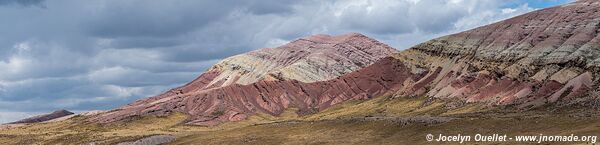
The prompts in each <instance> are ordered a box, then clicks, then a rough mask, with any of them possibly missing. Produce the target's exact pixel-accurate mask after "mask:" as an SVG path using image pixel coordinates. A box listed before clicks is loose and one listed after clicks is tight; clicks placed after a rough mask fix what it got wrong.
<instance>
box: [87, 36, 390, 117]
mask: <svg viewBox="0 0 600 145" xmlns="http://www.w3.org/2000/svg"><path fill="white" fill-rule="evenodd" d="M395 52H397V51H396V50H395V49H394V48H391V47H389V46H387V45H385V44H383V43H381V42H378V41H376V40H374V39H371V38H368V37H366V36H364V35H362V34H358V33H349V34H344V35H340V36H328V35H314V36H310V37H306V38H301V39H298V40H295V41H293V42H290V43H288V44H285V45H283V46H280V47H278V48H266V49H260V50H257V51H252V52H249V53H245V54H240V55H236V56H233V57H230V58H226V59H224V60H223V61H221V62H219V63H217V64H216V65H214V66H213V67H211V68H210V69H209V70H208V71H207V72H205V73H204V74H202V75H200V77H198V78H197V79H195V80H194V81H192V82H190V83H188V84H186V85H184V86H182V87H179V88H175V89H172V90H170V91H168V92H166V93H163V94H161V95H159V96H156V97H151V98H148V99H144V100H140V101H137V102H134V103H132V104H129V105H127V106H125V107H122V108H119V109H117V111H114V112H110V113H106V114H103V115H101V116H99V117H97V118H93V119H92V120H93V121H94V122H113V121H119V120H123V119H126V118H128V117H133V116H137V115H147V114H153V115H164V114H168V113H170V112H174V111H177V112H185V113H187V114H189V115H190V116H192V118H191V121H190V122H189V123H193V124H215V123H218V122H223V121H230V120H234V121H236V120H241V119H245V118H246V117H247V116H249V115H252V114H254V113H258V112H260V113H267V114H272V115H276V114H279V113H281V112H282V110H284V109H286V108H288V107H290V106H294V107H298V108H302V111H303V112H313V110H315V109H316V110H319V108H320V109H324V108H326V107H328V106H331V105H333V104H336V103H339V102H341V101H343V100H347V99H350V98H365V97H367V98H370V97H373V96H377V94H373V93H376V92H384V91H385V89H383V90H382V88H385V87H387V86H367V87H373V88H376V87H379V88H377V89H374V90H362V89H360V88H356V87H357V83H356V82H358V81H364V80H366V79H370V78H360V79H363V80H358V79H357V80H352V79H354V78H350V77H348V76H347V77H343V78H338V79H336V80H344V81H347V80H350V81H355V82H339V81H326V80H331V79H334V78H336V77H339V76H342V75H344V74H348V73H351V72H355V71H356V70H358V69H361V68H364V67H367V66H369V65H371V64H373V63H375V62H376V61H377V60H380V59H382V58H384V57H386V56H389V55H391V54H393V53H395ZM374 67H376V66H374ZM378 69H382V70H386V69H393V68H386V67H383V68H378ZM383 73H388V72H383ZM389 73H392V74H393V73H395V72H389ZM378 75H380V74H377V75H375V74H373V76H378ZM351 76H359V75H358V73H354V74H352V75H351ZM374 80H375V79H373V80H369V81H374ZM321 81H326V82H321ZM380 81H385V80H380ZM336 83H337V84H336ZM371 83H372V82H367V83H366V84H371ZM336 85H337V86H336ZM340 87H341V88H340ZM343 87H345V88H343ZM341 89H345V90H352V92H342V91H341ZM292 90H293V91H292ZM340 93H347V94H340ZM327 94H329V95H327ZM323 99H329V100H323ZM317 101H318V102H317Z"/></svg>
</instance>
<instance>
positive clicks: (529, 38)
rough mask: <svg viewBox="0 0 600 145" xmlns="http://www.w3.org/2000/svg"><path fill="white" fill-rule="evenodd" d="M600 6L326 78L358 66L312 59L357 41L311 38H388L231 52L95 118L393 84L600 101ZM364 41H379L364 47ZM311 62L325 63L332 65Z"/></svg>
mask: <svg viewBox="0 0 600 145" xmlns="http://www.w3.org/2000/svg"><path fill="white" fill-rule="evenodd" d="M598 10H600V3H598V2H595V1H578V2H575V3H572V4H568V5H564V6H558V7H552V8H547V9H542V10H538V11H534V12H531V13H528V14H525V15H522V16H517V17H514V18H511V19H508V20H504V21H501V22H497V23H494V24H491V25H487V26H483V27H480V28H476V29H473V30H469V31H465V32H462V33H458V34H453V35H449V36H444V37H441V38H437V39H433V40H431V41H427V42H425V43H422V44H419V45H417V46H414V47H412V48H410V49H408V50H405V51H403V52H400V53H397V54H395V55H394V56H393V58H392V57H390V58H385V59H381V60H379V61H378V62H376V63H374V64H373V65H371V66H369V67H366V68H363V69H360V70H358V71H355V72H352V73H348V74H345V75H341V76H339V77H337V78H335V79H333V80H327V81H323V80H324V79H327V78H331V77H335V76H337V74H338V73H336V72H345V71H340V70H346V69H341V68H353V66H352V65H349V66H345V65H339V66H338V65H327V63H308V62H315V61H316V60H313V58H314V59H317V60H323V59H325V60H327V58H329V57H326V56H332V55H333V56H335V55H336V54H346V53H342V52H356V51H355V50H354V49H352V50H348V51H334V52H335V53H334V52H332V53H329V55H320V54H322V53H324V51H321V49H313V47H320V46H321V45H324V46H328V47H324V48H335V49H334V50H337V48H346V49H348V48H373V47H368V46H373V45H374V44H380V43H378V42H376V41H374V40H371V39H368V38H366V37H364V36H363V35H359V34H349V35H344V36H338V37H333V38H332V37H326V36H313V37H309V38H304V39H300V40H297V41H294V42H292V43H291V44H287V45H284V46H282V47H280V48H278V49H265V50H261V51H256V52H251V53H248V54H245V55H238V56H236V57H233V58H230V59H226V60H224V61H223V62H221V63H219V64H217V65H215V67H213V68H212V69H211V70H209V71H208V72H207V73H205V74H203V75H202V76H201V77H200V78H199V79H197V80H195V81H194V82H192V83H190V84H188V85H186V86H184V87H182V88H184V90H183V91H182V90H179V91H176V93H175V94H179V95H172V96H170V97H166V98H161V99H157V98H151V99H146V100H144V101H138V102H136V103H134V104H132V105H129V106H125V107H122V108H119V109H117V110H115V111H113V112H110V113H106V114H102V115H100V116H97V117H94V118H92V119H91V121H94V122H101V123H108V122H115V121H120V120H125V119H127V118H130V117H135V116H138V115H142V116H144V115H159V116H162V115H166V114H169V113H170V112H184V113H186V114H188V115H189V116H190V119H189V121H188V123H191V124H202V125H214V124H218V123H220V122H225V121H238V120H242V119H245V118H246V117H248V116H249V115H253V114H256V113H265V114H270V115H278V114H280V113H281V112H282V111H283V110H284V109H286V108H298V109H299V112H298V113H299V114H307V113H313V112H318V111H322V110H324V109H326V108H328V107H330V106H332V105H335V104H338V103H340V102H343V101H346V100H357V99H368V98H372V97H377V96H382V95H386V94H392V95H394V96H395V97H396V98H397V97H412V96H426V97H431V98H437V99H446V100H454V101H455V103H451V104H446V105H447V107H450V108H456V107H461V106H464V105H465V104H467V103H480V104H485V105H488V106H490V107H492V106H498V105H499V106H504V107H509V108H512V107H514V108H516V109H532V108H537V107H540V106H544V105H546V104H554V106H569V105H573V104H580V105H588V106H589V107H598V104H597V103H586V102H594V101H597V97H595V96H589V95H588V94H589V92H590V91H594V90H596V89H597V84H598V79H597V77H594V76H598V71H597V66H598V63H597V61H600V60H599V59H598V57H599V56H598V55H597V54H599V53H600V49H599V46H600V45H598V41H600V40H597V39H600V37H599V36H598V32H600V31H599V28H600V27H599V26H600V19H597V18H598V17H599V16H600V13H598ZM364 40H368V41H364ZM317 42H318V43H317ZM363 44H371V45H366V46H367V47H362V46H363ZM381 45H382V46H385V45H383V44H381ZM292 46H294V47H292ZM304 46H306V47H304ZM359 46H361V47H359ZM376 46H377V45H376ZM295 48H303V49H298V50H297V49H295ZM292 49H293V51H294V52H295V53H292V52H291V51H292ZM346 49H344V50H346ZM303 50H306V52H302V51H303ZM308 50H311V51H310V52H308ZM286 52H288V53H286ZM361 52H362V51H361ZM377 52H379V51H377ZM365 54H370V53H365ZM246 55H250V56H254V58H260V60H264V63H260V64H259V63H256V62H255V61H250V62H251V63H243V64H245V66H250V67H248V68H245V67H243V66H241V65H238V64H242V63H240V62H247V61H246V60H251V59H248V57H249V56H246ZM290 56H294V57H290ZM344 56H345V57H344V58H359V59H355V60H359V61H366V62H365V63H357V62H352V63H350V61H337V62H348V64H355V65H357V66H359V65H360V64H370V62H371V61H369V60H368V59H360V58H361V57H352V56H353V55H344ZM281 58H286V59H281ZM241 60H244V61H241ZM269 60H276V61H269ZM331 60H337V59H336V58H333V59H331ZM305 62H306V63H305ZM323 62H327V61H323ZM265 64H266V65H265ZM299 64H302V65H299ZM306 64H312V65H306ZM315 64H317V65H315ZM225 66H233V67H231V69H226V70H223V68H228V67H225ZM301 66H302V67H301ZM303 66H306V67H303ZM338 67H341V68H338ZM304 68H319V70H326V71H324V72H329V73H324V74H323V73H319V71H310V70H313V69H304ZM332 68H333V69H332ZM217 70H218V71H217ZM287 70H294V71H287ZM350 70H351V69H350ZM240 74H241V75H240ZM295 74H302V75H295ZM325 74H330V75H331V76H330V77H323V78H319V77H311V76H327V75H325ZM339 74H342V73H339ZM205 76H206V77H205ZM298 80H300V81H298ZM303 81H304V82H303ZM185 88H189V89H188V90H190V91H191V92H190V91H187V90H185ZM588 96H589V97H588Z"/></svg>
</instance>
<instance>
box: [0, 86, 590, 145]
mask: <svg viewBox="0 0 600 145" xmlns="http://www.w3.org/2000/svg"><path fill="white" fill-rule="evenodd" d="M447 104H448V102H446V101H441V100H433V101H432V100H427V99H426V98H424V97H422V98H419V97H417V98H394V99H392V98H391V97H378V98H374V99H371V100H368V101H362V102H361V101H349V102H346V103H343V104H340V105H337V106H335V107H332V108H330V109H327V110H325V111H323V112H321V113H317V114H312V115H307V116H298V115H297V114H296V113H295V112H296V111H297V109H288V110H286V111H285V112H284V113H283V114H281V115H280V116H277V117H274V116H270V115H265V114H257V115H253V116H251V117H249V118H248V119H247V120H244V121H240V122H228V123H224V124H221V125H218V126H212V127H209V126H190V125H185V124H183V123H182V122H183V121H184V120H185V118H186V116H185V115H183V114H178V113H175V114H172V115H170V116H167V117H142V118H138V119H136V120H135V121H131V122H123V123H117V124H111V125H106V126H102V125H97V124H87V123H83V119H84V118H83V117H75V118H73V119H69V120H65V121H60V122H51V123H40V124H34V125H28V126H23V127H17V128H13V129H5V130H1V131H0V144H57V143H63V144H80V143H89V142H97V143H99V144H114V143H117V142H123V141H132V140H136V139H140V138H143V137H147V136H151V135H156V134H171V135H175V136H176V137H177V140H176V141H175V142H173V143H172V144H426V143H432V142H426V141H425V139H424V136H425V135H426V134H428V133H432V134H438V133H444V134H458V133H460V134H470V135H474V134H476V133H482V134H492V133H502V134H504V133H506V134H508V135H537V134H539V133H544V134H552V135H565V134H566V135H570V134H571V133H573V134H576V135H598V133H600V121H598V117H595V116H591V117H589V116H588V117H579V118H575V117H572V116H570V115H569V113H570V112H554V113H552V112H547V111H536V110H533V111H528V112H518V111H513V112H510V111H504V112H501V111H499V110H503V109H499V110H494V109H491V108H487V107H484V106H483V105H479V104H464V105H459V106H458V107H448V105H447ZM414 116H445V117H452V118H456V119H455V120H452V121H449V122H445V123H416V122H409V123H406V122H398V121H396V119H398V118H410V117H414ZM366 118H377V119H374V120H373V119H371V120H369V119H366ZM433 143H435V142H433ZM443 144H447V143H443ZM469 144H472V143H469ZM507 144H515V143H507Z"/></svg>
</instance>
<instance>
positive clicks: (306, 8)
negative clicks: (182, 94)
mask: <svg viewBox="0 0 600 145" xmlns="http://www.w3.org/2000/svg"><path fill="white" fill-rule="evenodd" d="M568 1H569V0H529V1H526V0H444V1H441V0H338V1H333V0H332V1H322V0H306V1H298V0H241V1H233V0H172V1H164V0H93V1H92V0H0V123H1V122H7V121H13V120H16V119H19V118H23V117H28V116H30V115H35V114H39V113H46V112H51V111H53V110H56V109H62V108H64V109H68V110H72V111H76V112H81V111H87V110H97V109H110V108H114V107H118V106H121V105H124V104H127V103H128V102H131V101H134V100H137V99H140V98H143V97H148V96H152V95H156V94H158V93H160V92H162V91H165V90H167V89H169V88H173V87H176V86H179V85H182V84H183V83H186V82H188V81H191V80H192V79H194V78H195V77H196V76H198V75H199V74H200V73H202V72H203V71H204V70H205V69H207V68H208V67H209V66H211V65H212V64H214V63H216V62H218V61H219V60H220V59H222V58H224V57H227V56H231V55H234V54H239V53H244V52H247V51H251V50H254V49H259V48H264V47H275V46H278V45H281V44H283V43H286V42H288V41H290V40H294V39H297V38H299V37H303V36H307V35H312V34H318V33H323V34H331V35H337V34H343V33H348V32H359V33H363V34H365V35H367V36H370V37H372V38H375V39H378V40H380V41H383V42H385V43H387V44H389V45H391V46H393V47H395V48H397V49H400V50H402V49H406V48H408V47H410V46H412V45H414V44H417V43H419V42H423V41H425V40H428V39H431V38H435V37H439V36H442V35H446V34H450V33H456V32H460V31H463V30H467V29H471V28H475V27H477V26H481V25H485V24H489V23H492V22H495V21H498V20H502V19H506V18H509V17H512V16H515V15H519V14H523V13H526V12H529V11H532V10H536V9H540V8H545V7H550V6H555V5H559V4H563V3H566V2H568Z"/></svg>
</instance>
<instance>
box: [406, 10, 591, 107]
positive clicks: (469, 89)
mask: <svg viewBox="0 0 600 145" xmlns="http://www.w3.org/2000/svg"><path fill="white" fill-rule="evenodd" d="M599 10H600V3H598V2H596V1H591V0H588V1H585V0H582V1H578V2H575V3H571V4H567V5H564V6H557V7H552V8H547V9H542V10H538V11H534V12H531V13H527V14H524V15H521V16H517V17H514V18H511V19H508V20H504V21H501V22H498V23H494V24H491V25H487V26H483V27H480V28H476V29H473V30H469V31H465V32H462V33H458V34H453V35H449V36H444V37H441V38H437V39H433V40H430V41H428V42H425V43H422V44H419V45H417V46H415V47H413V48H411V49H410V50H407V51H403V52H401V53H399V54H398V55H397V57H398V58H400V59H402V60H403V61H404V62H406V63H411V64H412V65H413V66H419V67H423V68H429V69H442V71H441V73H439V74H429V75H435V76H436V79H434V80H432V81H431V82H429V84H430V86H431V87H430V88H429V89H427V90H425V88H419V87H414V88H413V90H421V91H417V93H414V92H413V93H410V92H398V95H428V96H432V97H436V98H458V99H461V100H465V101H467V102H485V103H488V104H490V105H517V106H519V107H520V108H531V107H537V106H541V105H544V104H547V103H557V102H561V100H572V99H574V98H576V97H581V96H585V95H586V94H587V92H589V91H591V90H596V89H597V84H598V79H597V77H594V76H598V66H599V65H600V64H599V62H600V43H599V42H600V35H598V32H600V30H599V29H600V13H599V12H598V11H599Z"/></svg>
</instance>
